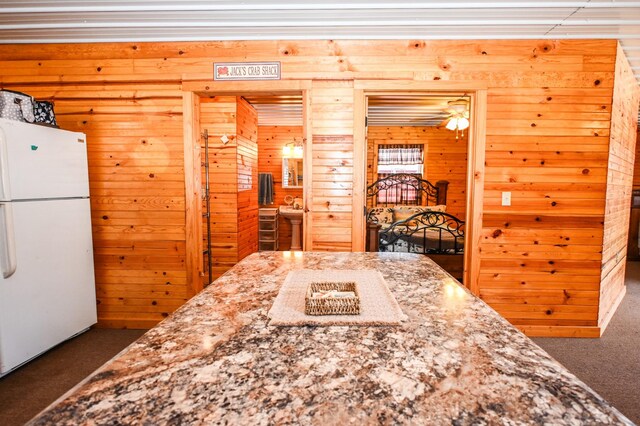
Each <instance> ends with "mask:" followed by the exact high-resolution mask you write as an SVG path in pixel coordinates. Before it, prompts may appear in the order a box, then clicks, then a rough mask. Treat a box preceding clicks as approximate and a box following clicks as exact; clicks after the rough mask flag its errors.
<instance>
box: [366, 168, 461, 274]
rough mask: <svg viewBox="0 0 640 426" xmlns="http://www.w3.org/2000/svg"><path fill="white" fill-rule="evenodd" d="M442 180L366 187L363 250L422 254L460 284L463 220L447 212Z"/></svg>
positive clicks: (390, 179)
mask: <svg viewBox="0 0 640 426" xmlns="http://www.w3.org/2000/svg"><path fill="white" fill-rule="evenodd" d="M447 188H448V182H447V181H438V182H436V183H435V184H432V183H431V182H429V181H427V180H424V179H421V178H419V177H417V176H415V175H411V174H394V175H389V176H386V177H383V178H381V179H378V180H377V181H376V182H374V183H372V184H371V185H369V186H368V187H367V250H368V251H382V252H409V253H421V254H424V255H427V256H429V257H430V258H432V259H433V260H434V261H435V262H436V263H438V264H439V265H440V266H442V267H443V268H444V269H445V270H447V272H449V273H450V274H451V275H453V276H454V277H456V278H457V279H460V280H461V279H462V272H463V263H464V260H463V259H464V225H465V224H464V221H462V220H460V219H459V218H457V217H455V216H453V215H451V214H449V213H447V212H446V203H447Z"/></svg>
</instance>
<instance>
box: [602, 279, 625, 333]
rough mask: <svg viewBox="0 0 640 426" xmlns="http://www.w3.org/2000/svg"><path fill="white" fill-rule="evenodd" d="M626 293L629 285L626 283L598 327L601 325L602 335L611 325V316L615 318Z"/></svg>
mask: <svg viewBox="0 0 640 426" xmlns="http://www.w3.org/2000/svg"><path fill="white" fill-rule="evenodd" d="M626 294H627V286H626V284H625V285H624V286H622V290H621V291H620V293H618V296H617V297H616V300H615V301H614V302H613V303H612V304H611V307H610V308H609V312H607V315H606V316H605V317H604V318H603V319H602V320H601V321H600V324H598V327H600V336H602V333H604V331H605V330H606V329H607V327H608V326H609V322H611V318H613V315H614V314H615V313H616V311H617V310H618V307H619V306H620V304H621V303H622V299H624V296H625V295H626Z"/></svg>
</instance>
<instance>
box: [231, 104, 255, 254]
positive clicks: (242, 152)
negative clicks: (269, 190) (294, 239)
mask: <svg viewBox="0 0 640 426" xmlns="http://www.w3.org/2000/svg"><path fill="white" fill-rule="evenodd" d="M236 105H237V115H236V122H237V128H236V135H237V149H238V152H237V156H236V161H237V163H238V178H237V179H238V261H240V260H242V259H244V258H245V257H247V256H249V255H250V254H251V253H255V252H257V251H258V113H257V112H256V110H255V109H254V108H253V107H252V106H251V105H250V104H249V103H248V102H247V101H245V100H244V99H243V98H238V101H237V104H236Z"/></svg>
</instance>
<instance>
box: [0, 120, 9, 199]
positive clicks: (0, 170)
mask: <svg viewBox="0 0 640 426" xmlns="http://www.w3.org/2000/svg"><path fill="white" fill-rule="evenodd" d="M10 192H11V191H10V190H9V156H8V149H7V136H6V134H5V132H4V131H3V130H2V128H0V200H10V199H11V194H10Z"/></svg>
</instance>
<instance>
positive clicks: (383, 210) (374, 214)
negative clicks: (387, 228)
mask: <svg viewBox="0 0 640 426" xmlns="http://www.w3.org/2000/svg"><path fill="white" fill-rule="evenodd" d="M367 220H371V221H373V222H375V223H393V209H392V208H391V207H374V208H372V209H369V213H368V214H367Z"/></svg>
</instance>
